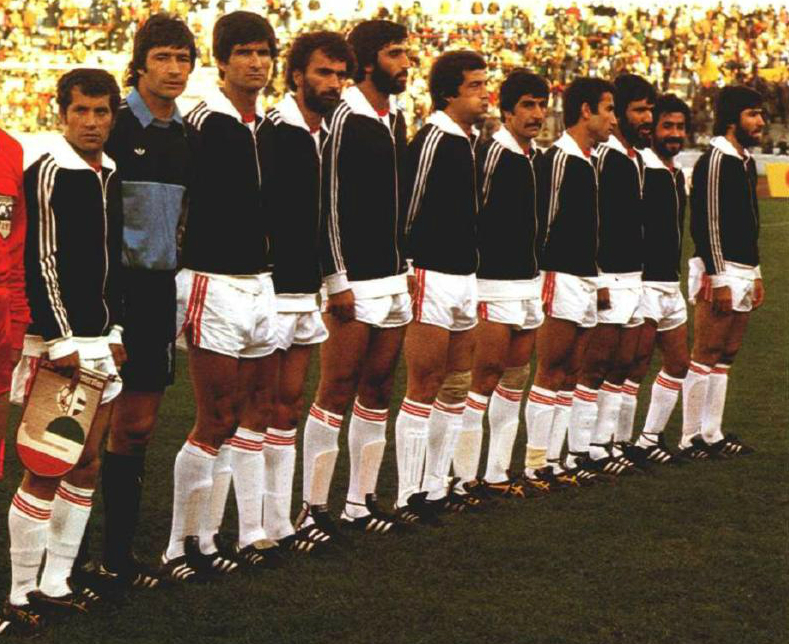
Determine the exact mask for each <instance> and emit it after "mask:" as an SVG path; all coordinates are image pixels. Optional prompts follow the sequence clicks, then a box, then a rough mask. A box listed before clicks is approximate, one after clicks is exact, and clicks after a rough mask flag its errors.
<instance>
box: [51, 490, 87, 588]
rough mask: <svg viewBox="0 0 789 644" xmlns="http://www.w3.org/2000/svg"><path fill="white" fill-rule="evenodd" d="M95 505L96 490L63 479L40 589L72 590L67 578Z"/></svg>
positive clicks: (55, 502) (55, 503)
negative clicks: (94, 492) (94, 495)
mask: <svg viewBox="0 0 789 644" xmlns="http://www.w3.org/2000/svg"><path fill="white" fill-rule="evenodd" d="M92 506H93V490H91V489H86V488H81V487H77V486H76V485H71V484H70V483H67V482H66V481H61V482H60V486H59V487H58V489H57V492H55V500H54V501H53V502H52V517H51V518H50V520H49V532H48V534H47V556H46V563H45V564H44V572H42V573H41V583H40V584H39V586H38V588H39V590H40V591H41V592H42V593H44V594H45V595H49V596H50V597H62V596H63V595H68V594H69V593H70V592H71V588H69V585H68V583H67V581H66V580H67V579H68V578H69V577H71V568H72V566H73V565H74V559H76V558H77V553H78V552H79V544H80V543H82V535H84V534H85V526H86V525H88V519H89V518H90V510H91V507H92Z"/></svg>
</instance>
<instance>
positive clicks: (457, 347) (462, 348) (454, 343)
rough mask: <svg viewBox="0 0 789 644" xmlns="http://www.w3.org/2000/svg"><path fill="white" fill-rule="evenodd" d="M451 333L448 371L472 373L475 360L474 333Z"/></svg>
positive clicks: (469, 331) (448, 350)
mask: <svg viewBox="0 0 789 644" xmlns="http://www.w3.org/2000/svg"><path fill="white" fill-rule="evenodd" d="M473 331H474V330H473V329H469V330H468V331H451V332H450V334H449V344H448V345H447V371H471V365H472V363H473V360H474V344H475V343H474V333H473Z"/></svg>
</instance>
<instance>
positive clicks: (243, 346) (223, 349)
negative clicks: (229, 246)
mask: <svg viewBox="0 0 789 644" xmlns="http://www.w3.org/2000/svg"><path fill="white" fill-rule="evenodd" d="M176 286H177V289H178V318H177V324H178V326H177V328H178V329H179V331H178V333H179V335H180V334H181V333H184V332H186V333H187V334H189V339H190V340H191V342H192V344H193V345H194V346H196V347H199V348H201V349H205V350H207V351H213V352H214V353H220V354H222V355H226V356H231V357H233V358H262V357H264V356H267V355H269V354H271V353H273V352H274V351H275V350H276V348H277V345H276V335H277V304H276V299H275V297H274V285H273V283H272V281H271V274H270V273H261V274H260V275H243V276H234V275H216V274H213V273H197V272H195V271H193V270H190V269H188V268H184V269H182V270H181V271H180V272H179V273H178V275H177V277H176Z"/></svg>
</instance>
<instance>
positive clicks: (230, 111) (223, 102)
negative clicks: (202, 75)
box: [203, 85, 265, 125]
mask: <svg viewBox="0 0 789 644" xmlns="http://www.w3.org/2000/svg"><path fill="white" fill-rule="evenodd" d="M203 101H204V102H205V106H206V107H207V108H208V109H209V110H211V111H212V112H219V113H220V114H226V115H227V116H230V117H232V118H234V119H236V121H238V122H239V123H241V124H242V125H245V124H244V119H242V118H241V114H240V113H239V111H238V110H237V109H236V107H235V105H233V104H232V103H231V102H230V99H229V98H228V97H227V96H225V94H224V92H223V91H222V90H221V89H220V88H219V86H218V85H217V86H216V87H213V88H212V89H211V90H209V91H208V93H207V94H206V96H205V98H204V99H203ZM255 115H256V116H259V117H260V118H265V116H264V115H263V112H262V111H261V108H260V100H258V101H256V103H255Z"/></svg>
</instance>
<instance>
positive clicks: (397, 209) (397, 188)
mask: <svg viewBox="0 0 789 644" xmlns="http://www.w3.org/2000/svg"><path fill="white" fill-rule="evenodd" d="M386 118H389V117H388V116H387V117H386ZM381 125H383V126H384V127H385V128H386V131H387V132H389V138H390V139H391V140H392V156H393V157H394V171H395V216H394V248H395V270H394V274H395V275H397V274H398V272H399V271H400V250H399V249H398V248H397V243H398V241H399V238H400V235H399V234H398V228H397V225H398V223H399V222H400V177H399V175H398V171H397V165H398V162H397V161H398V160H397V141H396V140H395V135H394V131H393V129H392V127H394V126H392V127H389V126H387V125H384V124H383V123H381ZM394 125H395V126H396V125H397V116H396V115H395V122H394Z"/></svg>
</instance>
